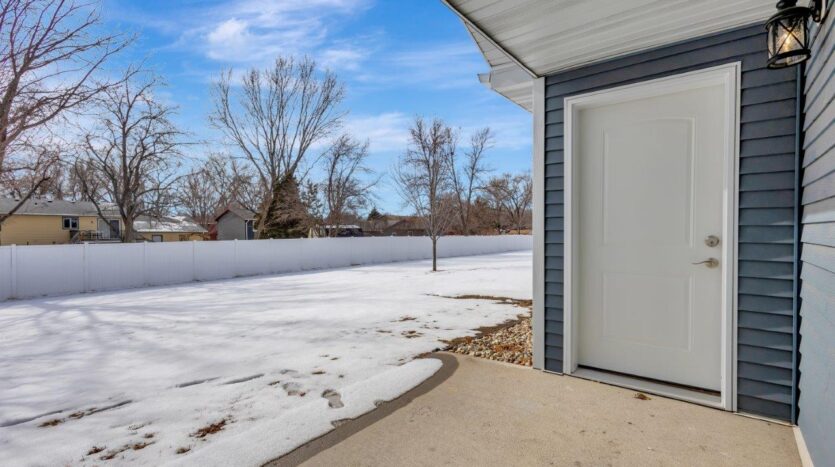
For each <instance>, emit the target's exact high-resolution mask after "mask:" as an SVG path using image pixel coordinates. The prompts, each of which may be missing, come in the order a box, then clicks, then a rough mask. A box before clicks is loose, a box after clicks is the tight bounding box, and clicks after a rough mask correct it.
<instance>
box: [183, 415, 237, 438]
mask: <svg viewBox="0 0 835 467" xmlns="http://www.w3.org/2000/svg"><path fill="white" fill-rule="evenodd" d="M228 421H229V419H228V418H224V419H221V420H220V421H217V422H214V423H210V424H208V425H206V426H204V427H202V428H198V429H197V431H195V432H194V433H192V434H191V437H192V438H200V439H203V438H205V437H207V436H209V435H213V434H215V433H217V432H219V431H222V430H223V427H225V426H226V423H227V422H228Z"/></svg>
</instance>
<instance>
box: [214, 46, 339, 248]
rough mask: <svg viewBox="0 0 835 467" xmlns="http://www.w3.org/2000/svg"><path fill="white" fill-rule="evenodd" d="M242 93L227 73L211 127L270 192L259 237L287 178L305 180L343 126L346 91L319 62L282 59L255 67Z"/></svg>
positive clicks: (220, 85) (266, 192)
mask: <svg viewBox="0 0 835 467" xmlns="http://www.w3.org/2000/svg"><path fill="white" fill-rule="evenodd" d="M241 84H242V85H241V87H240V91H239V92H236V91H235V90H236V89H237V88H236V87H235V86H233V84H232V72H231V71H226V72H225V73H223V74H222V75H221V76H220V79H219V80H218V81H217V82H216V83H215V85H214V87H213V97H214V110H213V112H212V114H211V116H210V122H211V124H212V125H213V126H214V127H215V128H217V129H218V130H220V131H221V132H222V133H223V135H224V136H225V138H226V139H227V140H228V141H229V142H230V143H232V145H233V146H235V147H236V148H237V150H238V151H239V152H240V153H241V155H242V156H243V158H244V159H246V160H247V161H248V162H249V163H250V164H251V166H252V167H253V169H254V170H255V172H256V174H257V176H258V179H259V180H258V182H259V183H258V186H259V187H262V188H264V193H263V196H262V199H261V200H260V202H259V203H258V209H256V210H255V211H256V212H258V213H259V216H258V225H257V226H256V230H257V231H258V234H259V235H260V233H261V232H262V231H263V229H262V227H263V226H264V225H265V224H266V223H269V222H271V220H270V219H267V214H268V212H272V211H271V210H270V209H269V207H270V206H271V205H273V204H274V203H273V197H274V196H275V193H276V192H277V191H279V187H280V186H281V187H283V186H284V185H282V184H286V182H287V179H289V178H294V179H295V180H296V181H299V182H304V178H305V176H306V173H302V174H300V173H297V172H299V170H300V167H303V164H304V163H305V159H306V156H307V155H308V152H309V151H310V149H311V147H312V146H313V145H314V144H316V143H317V142H321V141H323V140H324V139H325V138H327V137H328V136H330V135H331V134H332V133H333V132H334V131H335V130H336V129H337V128H338V127H339V125H340V124H341V120H342V117H343V116H344V112H342V111H340V110H339V109H338V106H339V104H340V103H341V102H342V100H343V98H344V94H345V91H344V87H343V86H342V84H341V83H340V82H339V81H338V80H337V78H336V76H335V75H334V74H332V73H330V72H328V71H325V72H323V73H319V72H318V70H317V68H316V63H315V62H314V61H313V60H311V59H309V58H304V59H302V60H299V61H296V60H294V59H292V58H286V57H279V58H277V59H276V61H275V63H274V65H273V67H272V68H269V69H267V70H264V71H260V70H257V69H252V70H250V71H249V72H247V73H246V75H244V77H243V80H242V83H241Z"/></svg>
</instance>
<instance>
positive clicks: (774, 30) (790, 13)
mask: <svg viewBox="0 0 835 467" xmlns="http://www.w3.org/2000/svg"><path fill="white" fill-rule="evenodd" d="M825 2H826V0H812V1H811V2H810V3H809V6H808V7H804V6H797V0H780V1H779V2H777V13H775V14H774V16H772V17H771V18H769V20H768V22H767V23H766V25H765V27H766V29H767V30H768V67H769V68H785V67H788V66H792V65H797V64H798V63H802V62H805V61H806V60H807V59H809V57H810V56H811V55H812V52H811V50H809V39H810V38H809V26H808V21H807V20H808V19H809V18H810V17H811V18H812V20H814V21H815V22H818V23H819V22H821V20H822V19H823V16H824V14H825V12H824V9H825V5H824V4H825Z"/></svg>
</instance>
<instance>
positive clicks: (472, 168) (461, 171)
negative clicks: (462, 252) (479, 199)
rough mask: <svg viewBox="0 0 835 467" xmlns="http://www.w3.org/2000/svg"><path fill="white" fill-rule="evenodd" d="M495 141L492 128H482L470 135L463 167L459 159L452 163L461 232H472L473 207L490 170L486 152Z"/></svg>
mask: <svg viewBox="0 0 835 467" xmlns="http://www.w3.org/2000/svg"><path fill="white" fill-rule="evenodd" d="M492 142H493V134H492V132H491V131H490V128H482V129H481V130H479V131H477V132H475V133H473V134H472V135H471V136H470V148H469V149H468V150H467V152H466V153H465V155H464V156H465V158H464V162H463V164H462V166H461V168H458V167H457V165H458V164H457V161H452V162H451V164H450V171H451V174H450V177H451V178H450V179H451V182H452V190H453V191H454V192H455V195H456V196H455V204H456V207H457V211H458V222H459V223H460V224H461V233H463V234H464V235H470V234H471V233H472V216H473V214H472V210H473V209H472V208H473V202H474V201H475V197H476V194H477V193H478V191H479V190H480V189H481V183H482V177H483V176H484V174H486V173H488V172H489V169H488V168H487V166H486V165H485V163H484V153H485V151H486V150H487V149H489V148H490V146H491V145H492Z"/></svg>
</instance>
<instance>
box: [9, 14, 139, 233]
mask: <svg viewBox="0 0 835 467" xmlns="http://www.w3.org/2000/svg"><path fill="white" fill-rule="evenodd" d="M99 24H100V20H99V17H98V12H97V11H96V9H95V8H92V7H91V5H90V4H89V3H87V2H75V1H73V0H3V1H0V178H2V177H3V176H4V174H5V175H8V174H9V172H16V173H18V174H19V173H20V172H24V171H26V172H29V175H28V176H27V177H25V178H27V179H28V180H30V181H31V184H30V187H29V189H28V191H27V192H22V193H21V194H22V196H21V197H20V202H19V204H18V205H17V206H16V207H15V208H13V209H12V211H11V212H10V213H8V214H7V215H6V216H4V218H0V225H2V221H3V220H5V218H8V217H9V216H10V215H11V214H13V213H14V212H15V211H17V210H18V209H19V208H20V206H22V205H23V203H25V202H26V201H27V200H28V199H29V197H31V196H32V195H33V194H35V193H36V192H37V191H38V190H39V189H40V188H41V187H42V185H44V184H45V183H47V182H48V181H49V179H50V176H51V175H52V174H53V173H54V172H53V171H54V169H55V166H56V164H57V162H58V161H59V158H58V157H59V156H60V154H56V153H55V152H52V153H51V154H50V151H45V152H44V151H41V150H39V149H37V148H38V146H39V145H38V144H36V143H34V140H35V137H34V136H35V134H36V133H38V132H44V131H45V127H46V126H47V125H48V124H49V123H50V122H53V121H55V120H56V119H58V118H59V117H62V116H65V115H66V114H67V113H70V112H72V111H74V110H76V109H78V108H79V107H81V106H82V105H84V104H86V103H87V102H89V101H90V100H91V99H92V98H94V97H95V96H97V95H99V94H100V93H101V92H102V91H104V90H107V89H109V88H110V87H111V86H113V85H114V83H113V82H98V81H95V80H94V78H93V75H94V74H95V73H96V72H97V71H98V70H99V69H100V68H101V67H102V65H103V64H104V63H105V61H106V60H107V59H108V58H110V57H111V56H112V55H113V54H115V53H117V52H118V51H120V50H121V49H123V48H124V47H125V46H126V45H127V43H128V42H129V41H128V40H125V38H123V37H122V36H120V35H118V34H117V35H108V34H98V33H97V31H96V29H97V27H98V26H99ZM33 148H34V149H33ZM33 151H34V152H36V153H38V155H37V157H34V158H31V157H28V158H27V157H26V153H27V152H28V153H30V155H31V153H32V152H33ZM18 156H22V159H23V160H19V159H20V157H18ZM13 176H14V175H13ZM16 178H18V179H20V177H19V176H17V177H16Z"/></svg>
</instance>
